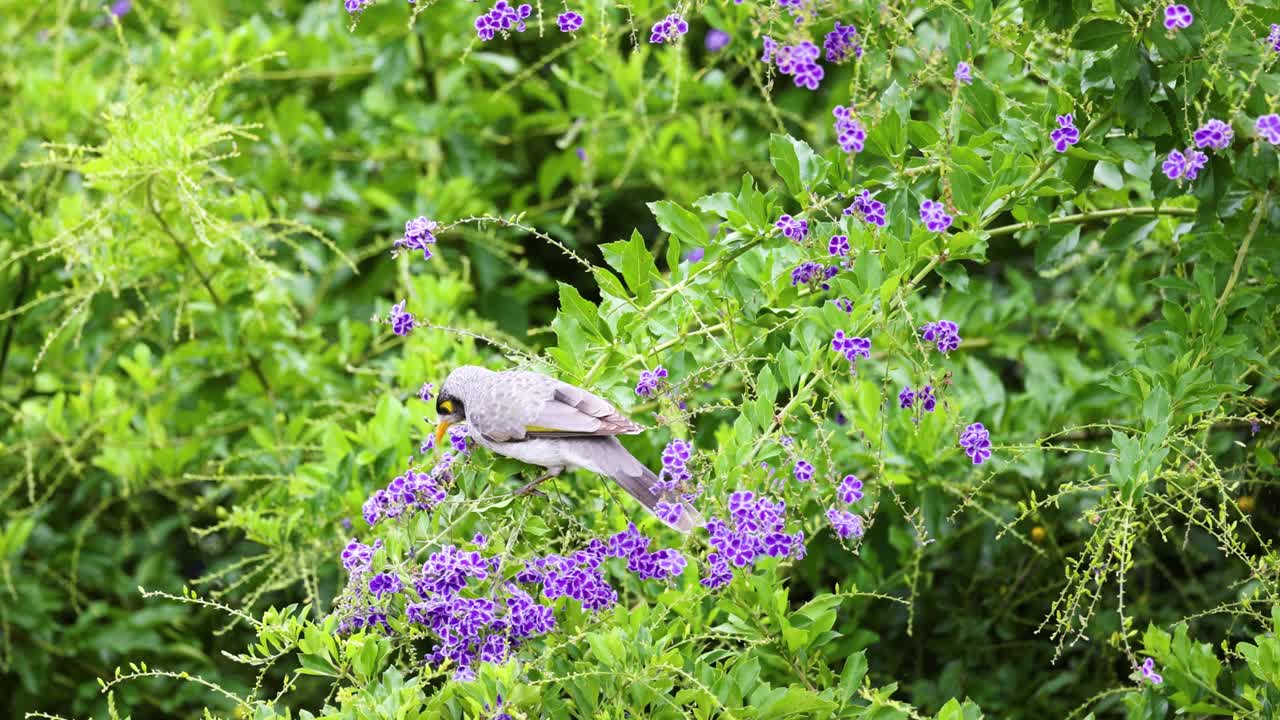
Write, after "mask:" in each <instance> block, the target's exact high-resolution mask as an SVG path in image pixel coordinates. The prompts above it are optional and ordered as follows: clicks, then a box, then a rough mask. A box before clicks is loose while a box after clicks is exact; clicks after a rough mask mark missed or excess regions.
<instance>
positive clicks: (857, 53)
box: [822, 20, 862, 65]
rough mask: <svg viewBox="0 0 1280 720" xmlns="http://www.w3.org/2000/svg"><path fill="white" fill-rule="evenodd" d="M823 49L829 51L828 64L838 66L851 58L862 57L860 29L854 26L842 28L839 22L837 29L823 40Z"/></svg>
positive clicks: (837, 22)
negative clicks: (859, 41)
mask: <svg viewBox="0 0 1280 720" xmlns="http://www.w3.org/2000/svg"><path fill="white" fill-rule="evenodd" d="M822 49H824V50H826V51H827V62H832V63H836V64H837V65H839V64H841V63H843V62H844V61H846V60H848V59H849V58H851V57H857V58H860V57H862V46H861V45H859V44H858V29H857V28H856V27H854V26H852V25H845V26H843V27H841V25H840V21H839V20H837V21H836V26H835V29H834V30H832V31H831V32H829V33H827V36H826V37H825V38H823V40H822Z"/></svg>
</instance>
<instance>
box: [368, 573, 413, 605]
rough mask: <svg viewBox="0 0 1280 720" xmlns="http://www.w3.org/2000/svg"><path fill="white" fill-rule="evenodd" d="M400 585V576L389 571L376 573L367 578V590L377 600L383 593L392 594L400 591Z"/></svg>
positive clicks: (401, 585)
mask: <svg viewBox="0 0 1280 720" xmlns="http://www.w3.org/2000/svg"><path fill="white" fill-rule="evenodd" d="M402 587H404V585H403V583H401V582H400V576H399V575H392V574H391V573H378V574H377V575H374V576H373V577H372V578H370V579H369V592H371V593H373V595H374V597H376V598H378V599H379V600H381V599H382V596H383V595H388V594H390V595H394V594H396V593H398V592H400V589H401V588H402Z"/></svg>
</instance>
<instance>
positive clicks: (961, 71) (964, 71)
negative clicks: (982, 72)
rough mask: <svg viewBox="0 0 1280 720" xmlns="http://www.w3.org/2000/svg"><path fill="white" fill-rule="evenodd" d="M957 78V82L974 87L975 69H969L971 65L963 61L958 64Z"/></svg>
mask: <svg viewBox="0 0 1280 720" xmlns="http://www.w3.org/2000/svg"><path fill="white" fill-rule="evenodd" d="M955 77H956V82H958V83H960V84H961V85H972V84H973V69H972V68H970V67H969V63H967V62H964V61H963V60H961V61H960V62H958V63H956V72H955Z"/></svg>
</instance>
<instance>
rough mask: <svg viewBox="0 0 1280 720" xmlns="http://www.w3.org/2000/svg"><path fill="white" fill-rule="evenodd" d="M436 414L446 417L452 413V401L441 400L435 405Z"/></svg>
mask: <svg viewBox="0 0 1280 720" xmlns="http://www.w3.org/2000/svg"><path fill="white" fill-rule="evenodd" d="M436 412H442V413H445V414H446V415H447V414H449V413H451V412H453V401H452V400H441V401H440V404H439V405H436Z"/></svg>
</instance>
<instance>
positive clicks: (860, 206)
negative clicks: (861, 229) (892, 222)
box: [844, 190, 885, 227]
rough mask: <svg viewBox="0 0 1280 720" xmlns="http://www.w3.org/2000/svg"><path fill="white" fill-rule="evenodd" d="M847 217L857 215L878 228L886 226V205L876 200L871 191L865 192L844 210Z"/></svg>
mask: <svg viewBox="0 0 1280 720" xmlns="http://www.w3.org/2000/svg"><path fill="white" fill-rule="evenodd" d="M844 214H845V215H855V214H856V215H857V216H858V217H859V218H861V219H862V221H863V222H865V223H870V224H872V225H875V226H876V227H884V226H885V207H884V203H882V202H880V201H879V200H876V199H875V196H874V195H872V194H871V191H870V190H863V191H862V192H861V193H859V194H858V196H857V197H855V198H854V199H853V203H852V204H850V205H849V207H847V208H845V209H844Z"/></svg>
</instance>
